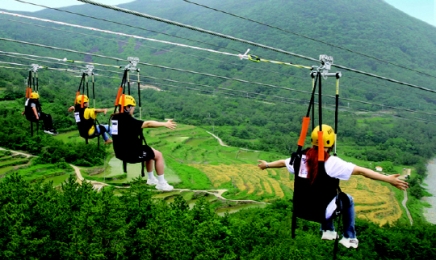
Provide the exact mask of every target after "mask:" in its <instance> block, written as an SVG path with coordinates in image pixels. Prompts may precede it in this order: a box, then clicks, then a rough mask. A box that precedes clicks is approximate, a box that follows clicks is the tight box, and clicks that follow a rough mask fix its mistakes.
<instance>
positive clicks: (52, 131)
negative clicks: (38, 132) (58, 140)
mask: <svg viewBox="0 0 436 260" xmlns="http://www.w3.org/2000/svg"><path fill="white" fill-rule="evenodd" d="M44 133H46V134H49V135H56V134H57V133H56V132H55V131H54V130H44Z"/></svg>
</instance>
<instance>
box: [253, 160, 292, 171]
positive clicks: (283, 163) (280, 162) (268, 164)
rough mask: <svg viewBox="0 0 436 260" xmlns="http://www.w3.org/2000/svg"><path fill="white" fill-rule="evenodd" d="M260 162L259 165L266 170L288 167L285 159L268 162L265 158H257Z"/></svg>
mask: <svg viewBox="0 0 436 260" xmlns="http://www.w3.org/2000/svg"><path fill="white" fill-rule="evenodd" d="M257 161H258V162H259V164H258V165H257V167H259V168H260V169H261V170H265V169H266V168H283V167H286V161H285V160H277V161H274V162H267V161H264V160H257Z"/></svg>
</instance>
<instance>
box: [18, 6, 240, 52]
mask: <svg viewBox="0 0 436 260" xmlns="http://www.w3.org/2000/svg"><path fill="white" fill-rule="evenodd" d="M15 1H17V2H21V3H25V4H30V5H34V6H39V7H44V8H47V9H52V10H56V11H59V12H65V13H69V14H74V15H79V16H82V17H87V18H91V19H94V20H99V21H104V22H108V23H113V24H117V25H122V26H127V27H130V28H134V29H139V30H143V31H148V32H153V33H157V34H162V35H166V36H170V37H174V38H178V39H182V40H187V41H192V42H196V43H202V44H206V45H209V46H213V47H216V48H220V49H228V50H232V51H236V52H239V51H238V50H235V49H231V48H225V47H221V46H218V45H215V44H211V43H207V42H202V41H197V40H193V39H189V38H184V37H180V36H175V35H171V34H168V33H164V32H159V31H154V30H150V29H145V28H143V27H138V26H133V25H130V24H125V23H121V22H116V21H112V20H108V19H105V18H98V17H95V16H91V15H85V14H81V13H75V12H71V11H67V10H62V9H58V8H54V7H49V6H45V5H40V4H35V3H31V2H27V1H23V0H15Z"/></svg>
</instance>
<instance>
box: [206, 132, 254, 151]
mask: <svg viewBox="0 0 436 260" xmlns="http://www.w3.org/2000/svg"><path fill="white" fill-rule="evenodd" d="M206 133H208V134H210V135H212V136H213V137H215V139H217V140H218V142H219V144H220V145H221V146H227V147H230V146H228V145H226V144H225V143H224V142H223V140H221V138H219V137H218V136H216V135H214V134H212V133H211V132H208V131H206ZM239 149H240V150H244V151H252V152H259V151H256V150H250V149H247V148H239Z"/></svg>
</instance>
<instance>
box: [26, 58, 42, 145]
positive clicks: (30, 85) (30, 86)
mask: <svg viewBox="0 0 436 260" xmlns="http://www.w3.org/2000/svg"><path fill="white" fill-rule="evenodd" d="M31 66H32V68H31V69H30V70H29V76H28V78H27V87H26V101H25V103H24V115H25V116H26V119H27V120H29V122H30V135H31V136H33V123H36V132H38V131H39V120H37V119H36V117H35V114H34V112H33V109H32V107H31V106H32V104H35V105H36V110H37V112H41V111H42V110H41V104H40V103H39V100H38V99H36V100H35V99H31V98H30V96H31V95H32V92H35V93H38V92H39V85H38V69H40V68H42V67H41V66H39V65H38V64H32V65H31Z"/></svg>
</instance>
